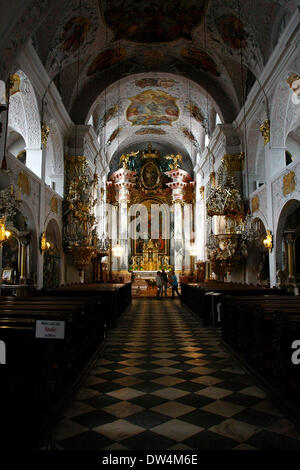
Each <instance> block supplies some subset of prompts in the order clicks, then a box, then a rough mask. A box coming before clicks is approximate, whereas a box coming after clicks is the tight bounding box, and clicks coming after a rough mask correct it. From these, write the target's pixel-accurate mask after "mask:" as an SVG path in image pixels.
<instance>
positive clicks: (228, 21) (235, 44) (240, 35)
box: [216, 15, 247, 50]
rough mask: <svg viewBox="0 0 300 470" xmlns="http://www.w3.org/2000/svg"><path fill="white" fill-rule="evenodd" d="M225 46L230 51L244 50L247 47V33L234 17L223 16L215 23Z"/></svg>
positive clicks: (239, 21)
mask: <svg viewBox="0 0 300 470" xmlns="http://www.w3.org/2000/svg"><path fill="white" fill-rule="evenodd" d="M216 25H217V28H218V30H219V33H220V34H221V37H222V39H223V41H224V43H225V44H227V45H228V46H229V47H230V48H231V49H237V50H238V49H244V48H245V47H246V45H247V33H246V31H245V29H244V26H243V23H242V22H241V20H240V19H239V18H237V17H236V16H234V15H223V16H221V17H220V18H218V21H217V22H216Z"/></svg>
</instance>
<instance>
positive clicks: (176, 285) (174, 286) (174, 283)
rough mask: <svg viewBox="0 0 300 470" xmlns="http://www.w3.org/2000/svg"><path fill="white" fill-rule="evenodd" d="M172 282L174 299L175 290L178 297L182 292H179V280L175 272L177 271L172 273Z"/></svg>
mask: <svg viewBox="0 0 300 470" xmlns="http://www.w3.org/2000/svg"><path fill="white" fill-rule="evenodd" d="M171 284H172V299H174V297H175V295H174V294H175V292H176V294H177V296H178V297H180V294H179V292H178V281H177V276H176V274H175V271H172V273H171Z"/></svg>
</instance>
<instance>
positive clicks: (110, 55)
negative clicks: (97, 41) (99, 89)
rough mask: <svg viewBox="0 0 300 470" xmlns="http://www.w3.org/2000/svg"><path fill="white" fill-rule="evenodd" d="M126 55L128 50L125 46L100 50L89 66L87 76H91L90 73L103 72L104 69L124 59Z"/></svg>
mask: <svg viewBox="0 0 300 470" xmlns="http://www.w3.org/2000/svg"><path fill="white" fill-rule="evenodd" d="M125 57H126V50H125V49H124V48H123V47H117V48H115V49H107V50H106V51H103V52H100V54H98V55H97V56H96V58H95V59H94V60H93V62H92V63H91V65H90V66H89V68H88V71H87V76H88V77H89V76H90V75H94V73H97V72H103V70H105V69H108V68H110V67H112V66H113V65H115V64H117V63H118V62H120V61H121V60H124V59H125Z"/></svg>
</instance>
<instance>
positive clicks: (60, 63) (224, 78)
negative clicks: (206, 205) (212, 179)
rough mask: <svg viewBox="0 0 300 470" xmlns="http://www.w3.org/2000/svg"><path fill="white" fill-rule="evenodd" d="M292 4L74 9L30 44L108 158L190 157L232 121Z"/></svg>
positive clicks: (156, 1) (202, 1)
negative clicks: (218, 125)
mask: <svg viewBox="0 0 300 470" xmlns="http://www.w3.org/2000/svg"><path fill="white" fill-rule="evenodd" d="M294 3H295V2H294V1H293V0H232V1H230V2H229V1H224V0H163V1H162V0H152V1H151V2H150V1H146V0H144V1H143V0H73V1H70V0H68V1H61V2H59V3H58V4H57V6H56V7H55V8H52V9H51V15H49V16H48V17H47V18H46V22H44V23H43V24H41V25H40V27H39V28H38V29H37V30H36V31H35V33H34V34H33V36H32V40H33V44H34V47H35V48H36V50H37V52H38V54H39V56H40V58H41V60H42V62H43V64H44V65H45V67H46V69H47V71H48V73H49V75H50V77H51V78H52V79H53V80H54V81H55V83H56V85H57V87H58V88H59V91H60V93H61V96H62V99H63V101H64V104H65V106H66V108H67V110H68V111H69V112H70V115H71V118H72V119H73V121H74V122H75V123H79V124H82V123H87V122H93V124H94V127H95V129H96V131H97V132H98V133H99V139H100V140H101V142H102V144H103V145H104V146H105V147H106V149H107V152H108V153H109V154H110V156H113V154H114V152H115V150H116V148H122V149H123V150H126V149H127V148H129V147H130V145H131V144H136V145H137V144H139V143H142V142H145V141H149V140H150V141H151V142H155V141H157V142H164V143H165V145H166V148H171V147H172V145H175V144H176V146H177V148H180V149H181V151H182V152H183V153H185V152H186V153H187V154H190V155H191V152H192V151H193V149H194V150H195V149H196V150H197V148H198V147H199V135H201V129H202V130H203V129H205V131H206V132H208V133H210V132H211V131H212V128H213V126H214V117H215V115H216V113H218V114H219V116H220V118H221V120H222V121H223V122H226V123H228V122H232V121H233V119H234V118H235V117H236V115H237V113H238V112H239V110H240V108H241V105H242V103H243V97H244V96H245V95H246V94H247V92H249V90H250V88H251V86H252V84H253V83H254V81H255V78H256V77H258V76H259V75H260V73H261V71H262V70H263V67H264V65H265V63H266V61H267V60H268V58H269V56H270V54H271V52H272V50H273V49H274V46H275V45H276V43H277V41H278V38H279V37H280V33H281V31H282V29H283V27H284V26H285V24H286V23H287V21H288V19H289V18H290V16H291V15H292V13H293V10H294V8H295V5H294ZM128 146H129V147H128Z"/></svg>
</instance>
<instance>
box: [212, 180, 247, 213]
mask: <svg viewBox="0 0 300 470" xmlns="http://www.w3.org/2000/svg"><path fill="white" fill-rule="evenodd" d="M206 209H207V214H208V215H209V216H211V217H212V216H214V215H225V216H229V217H241V216H243V214H244V212H245V211H244V203H243V199H242V197H241V194H240V192H239V190H238V189H237V187H236V183H235V181H234V178H230V177H227V180H226V182H225V184H224V186H219V185H218V186H216V187H212V188H211V190H210V194H209V196H208V198H207V200H206Z"/></svg>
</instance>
